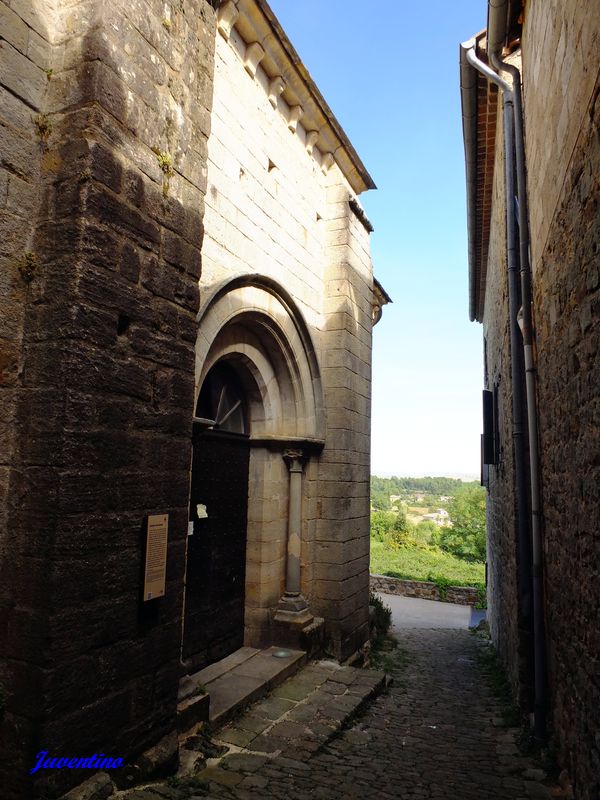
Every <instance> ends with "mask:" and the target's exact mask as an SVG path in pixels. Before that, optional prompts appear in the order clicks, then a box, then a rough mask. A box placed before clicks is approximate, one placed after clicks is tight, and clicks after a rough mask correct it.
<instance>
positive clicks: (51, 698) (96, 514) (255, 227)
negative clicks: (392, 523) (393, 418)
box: [0, 0, 389, 800]
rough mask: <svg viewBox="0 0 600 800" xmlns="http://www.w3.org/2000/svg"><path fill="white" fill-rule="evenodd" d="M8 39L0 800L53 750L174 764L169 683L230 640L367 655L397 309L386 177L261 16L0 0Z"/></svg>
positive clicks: (224, 6) (0, 163)
mask: <svg viewBox="0 0 600 800" xmlns="http://www.w3.org/2000/svg"><path fill="white" fill-rule="evenodd" d="M0 35H1V37H2V40H3V41H2V42H1V44H2V47H0V93H1V102H0V108H1V111H0V118H1V119H0V230H1V232H2V236H1V237H0V240H1V243H0V260H1V272H2V284H1V290H0V307H1V313H0V320H1V322H0V327H1V336H2V353H1V364H0V370H1V378H0V391H1V393H2V441H3V445H2V454H1V466H0V492H1V496H2V521H1V527H0V571H1V576H2V577H1V580H0V609H1V611H0V653H1V658H2V663H1V667H0V669H1V672H0V683H1V684H2V719H1V726H2V748H1V752H0V772H1V775H2V777H1V778H0V782H1V783H2V786H3V787H4V788H3V791H4V794H3V797H7V798H10V800H12V798H22V797H30V796H35V795H36V792H37V793H38V794H39V793H43V792H44V791H46V790H47V786H46V785H45V784H43V783H42V782H39V783H36V782H35V781H33V782H32V779H31V778H30V777H29V770H30V768H31V766H32V765H33V764H34V763H35V762H34V755H35V754H36V753H37V752H39V751H40V750H51V751H52V753H56V754H63V753H64V754H69V753H73V755H74V756H78V755H82V756H85V755H87V754H91V753H93V752H103V753H106V754H107V755H114V756H117V755H118V756H119V757H124V758H125V759H126V760H127V761H128V762H129V763H132V764H135V763H136V760H138V759H139V757H140V755H141V754H143V753H144V752H145V751H147V750H148V749H149V748H151V747H153V746H155V745H156V744H157V743H162V746H163V748H164V750H165V753H166V754H167V756H166V758H167V760H168V758H169V757H171V756H172V755H173V752H174V750H176V746H177V745H176V738H177V737H176V724H177V721H176V709H177V693H178V686H179V681H180V679H181V678H182V676H184V675H185V674H187V673H188V672H192V671H194V670H196V669H198V668H200V667H201V666H204V665H206V664H208V663H211V662H213V661H215V660H217V659H218V658H220V657H222V656H223V655H225V654H227V653H228V652H231V651H232V650H235V649H236V648H237V647H240V646H241V645H243V644H246V645H253V646H259V647H260V646H264V645H267V644H273V643H277V644H282V643H288V644H294V645H296V646H301V647H305V648H306V649H310V648H318V647H323V646H324V647H326V648H327V650H328V652H330V653H331V654H332V655H333V656H335V657H336V658H337V659H340V660H345V659H348V658H351V657H352V656H353V655H354V654H355V653H357V652H358V651H360V649H361V647H362V646H363V645H364V644H365V642H366V641H367V639H368V592H369V588H368V587H369V576H368V571H369V570H368V564H369V555H368V548H369V429H370V383H371V330H372V325H373V323H374V321H377V320H378V319H379V316H380V313H381V307H382V305H383V304H385V303H386V302H388V300H389V298H387V295H386V294H385V292H384V291H383V289H382V288H381V287H380V286H379V284H377V282H376V281H374V279H373V275H372V268H371V259H370V255H369V234H370V231H371V230H372V228H371V225H370V223H369V221H368V219H367V218H366V216H365V215H364V212H363V211H362V209H361V207H360V205H359V203H358V200H357V196H358V195H359V194H360V193H361V192H363V191H365V190H367V189H370V188H374V184H373V181H372V179H371V178H370V176H369V175H368V173H367V171H366V170H365V168H364V166H363V164H362V163H361V161H360V159H359V157H358V155H357V154H356V152H355V151H354V149H353V147H352V145H351V143H350V142H349V141H348V139H347V137H346V135H345V134H344V132H343V131H342V129H341V128H340V126H339V124H338V123H337V121H336V119H335V117H334V115H333V114H332V112H331V110H330V109H329V107H328V106H327V104H326V102H325V100H324V99H323V98H322V96H321V94H320V93H319V91H318V89H317V87H316V86H315V84H314V83H313V81H312V80H311V78H310V76H309V75H308V73H307V71H306V69H305V68H304V66H303V65H302V62H301V61H300V58H299V57H298V55H297V53H296V51H295V50H294V48H293V47H292V45H291V44H290V42H289V40H288V39H287V37H286V35H285V33H284V32H283V31H282V29H281V27H280V26H279V23H278V22H277V20H276V18H275V17H274V15H273V13H272V11H271V10H270V8H269V6H268V4H267V3H266V2H265V1H264V0H238V2H231V1H230V2H221V3H219V2H212V3H211V2H207V1H206V0H183V1H182V2H168V3H166V4H165V3H162V2H161V3H157V2H154V0H149V2H141V0H139V1H138V0H134V2H130V3H121V2H120V1H119V2H117V1H113V0H103V2H100V1H99V0H93V1H92V2H81V3H71V2H69V3H66V2H62V1H61V0H28V1H27V2H20V1H19V2H17V0H3V2H2V3H0ZM149 518H150V520H149ZM157 520H158V522H156V521H157ZM155 524H156V525H158V527H157V528H156V530H158V532H159V533H158V535H159V536H162V534H161V533H160V532H161V531H163V533H164V530H165V525H166V530H167V538H166V540H164V539H161V540H160V541H159V545H160V546H157V548H158V549H157V550H151V547H150V544H151V540H150V537H149V530H150V529H151V528H152V526H153V525H155ZM161 526H163V527H161ZM153 541H154V540H153ZM157 541H158V540H157ZM163 545H164V548H165V550H164V553H162V555H161V552H162V551H161V547H162V546H163ZM154 557H156V558H157V559H158V562H161V558H163V557H164V558H163V562H162V567H164V569H163V572H162V580H163V584H162V585H161V580H160V579H159V580H158V592H157V593H158V596H157V594H153V592H156V591H157V590H156V589H155V588H154V584H151V583H149V582H148V581H149V580H150V578H149V575H150V572H149V569H150V568H151V567H152V566H153V563H152V558H154ZM149 565H150V566H149ZM160 573H161V563H159V564H158V574H160ZM149 587H151V590H150V589H149ZM54 772H55V776H53V777H56V778H57V780H58V781H59V783H58V784H57V786H56V787H54V788H55V789H56V788H58V789H59V790H62V789H64V788H68V781H69V780H71V781H73V780H77V778H76V777H75V775H74V774H73V773H71V771H69V770H66V771H65V770H63V771H54ZM69 773H71V774H69ZM36 777H37V776H36ZM79 780H80V778H79ZM60 781H66V783H65V784H62V783H60Z"/></svg>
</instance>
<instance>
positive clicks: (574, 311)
mask: <svg viewBox="0 0 600 800" xmlns="http://www.w3.org/2000/svg"><path fill="white" fill-rule="evenodd" d="M599 29H600V9H599V8H598V6H597V4H596V3H593V2H591V0H590V2H584V3H580V2H575V0H570V2H566V3H557V2H552V3H550V5H549V4H548V3H545V2H541V0H534V1H533V2H530V3H528V4H527V5H526V14H525V22H524V29H523V38H522V62H523V86H524V112H525V132H526V156H527V166H528V189H529V206H530V217H531V236H532V243H531V252H532V268H533V289H534V317H535V335H536V342H535V343H536V356H537V375H538V409H539V426H540V429H539V439H540V448H541V468H542V491H543V498H542V500H543V539H544V545H543V553H544V570H545V575H544V585H545V613H546V643H547V651H548V686H549V706H550V729H551V732H552V733H553V735H554V737H555V740H556V743H557V751H558V760H559V763H560V764H561V766H562V767H565V768H566V769H567V771H568V772H569V773H570V776H571V778H572V780H573V785H574V789H575V795H576V797H577V798H582V799H583V800H591V798H593V797H596V796H597V795H598V790H599V788H600V785H599V777H598V776H599V775H600V752H599V747H600V742H599V741H598V736H597V731H598V729H599V727H600V718H599V716H598V708H599V707H600V688H599V686H598V681H597V676H598V667H599V665H598V653H599V652H600V640H599V639H598V635H597V633H596V632H597V627H598V626H597V619H598V612H599V610H600V590H599V589H598V566H597V564H598V543H597V531H598V523H599V518H598V506H599V500H600V498H599V494H598V486H599V485H600V483H599V475H598V458H597V451H598V405H597V387H598V382H599V374H598V358H597V353H598V344H599V343H598V330H599V326H598V319H599V318H600V315H599V313H598V310H599V292H598V287H599V285H600V279H599V270H600V256H599V253H598V250H599V246H600V242H599V239H600V230H599V228H600V226H599V222H598V220H599V219H600V216H599V208H598V202H599V201H598V197H599V188H600V187H599V177H598V176H599V175H600V125H599V121H600V102H599V101H598V94H599V79H598V57H597V32H598V30H599ZM594 37H596V38H594ZM500 139H501V133H500V132H499V133H498V139H497V142H496V170H495V177H494V180H495V184H496V188H495V190H494V208H493V219H492V230H491V237H490V257H489V261H488V286H487V290H486V303H485V318H484V336H485V342H486V366H487V378H486V383H487V386H488V388H493V387H494V386H496V387H497V391H498V399H499V421H500V434H501V439H500V446H501V455H500V464H499V465H498V467H492V468H491V469H490V495H489V502H488V528H489V536H490V554H489V618H490V625H491V630H492V635H493V637H494V641H495V643H496V645H497V646H498V649H499V651H500V654H501V655H502V658H503V660H504V661H505V663H506V665H507V668H508V672H509V676H510V679H511V683H512V685H513V688H514V689H515V693H516V695H517V696H518V697H519V698H520V700H521V701H522V702H523V704H524V708H529V707H530V705H529V703H530V687H529V686H528V681H529V670H528V662H529V658H528V648H529V644H528V643H527V641H526V639H524V637H523V630H519V629H520V628H521V623H522V619H523V609H520V608H519V601H518V587H517V566H518V551H517V546H516V538H515V534H514V525H515V522H514V515H515V499H514V468H513V466H512V447H511V427H512V411H511V400H510V348H509V341H508V328H507V322H506V321H507V315H508V310H507V302H506V283H505V277H504V275H505V259H506V256H505V244H504V221H503V216H504V213H505V212H504V198H503V190H502V186H501V183H502V147H501V140H500Z"/></svg>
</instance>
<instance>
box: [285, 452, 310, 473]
mask: <svg viewBox="0 0 600 800" xmlns="http://www.w3.org/2000/svg"><path fill="white" fill-rule="evenodd" d="M282 455H283V460H284V461H285V463H286V464H287V467H288V469H289V471H290V472H302V470H303V469H304V465H305V464H306V462H307V461H308V456H307V455H306V453H305V452H304V450H302V449H301V448H300V447H297V448H293V447H290V448H288V449H287V450H284V451H283V454H282Z"/></svg>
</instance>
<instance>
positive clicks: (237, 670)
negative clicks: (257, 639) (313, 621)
mask: <svg viewBox="0 0 600 800" xmlns="http://www.w3.org/2000/svg"><path fill="white" fill-rule="evenodd" d="M277 653H279V654H280V655H281V654H282V653H284V654H285V655H284V657H278V656H277V655H275V654H277ZM305 663H306V653H305V652H304V651H302V650H290V649H283V648H280V647H268V648H266V649H265V650H258V649H256V648H252V647H242V648H240V649H239V650H236V652H235V653H232V654H231V655H229V656H227V657H226V658H224V659H222V660H221V661H218V662H216V663H215V664H211V665H210V666H208V667H206V668H205V669H202V670H199V671H198V672H196V673H194V674H193V675H188V676H186V677H185V678H183V679H182V680H181V682H180V685H179V697H178V699H179V703H178V706H177V713H178V721H179V730H180V731H181V732H183V731H188V730H189V729H190V728H192V727H193V726H194V725H195V724H196V723H197V722H201V721H205V720H208V721H210V723H211V725H212V726H213V728H217V727H219V726H220V725H223V724H224V723H225V722H226V721H227V720H229V719H231V717H232V716H234V715H235V714H236V713H237V712H238V711H239V709H240V708H243V707H245V706H247V705H248V704H249V703H252V702H254V701H256V700H258V699H259V698H261V697H263V696H264V695H265V694H268V693H269V692H271V691H272V690H273V689H275V688H276V687H277V686H279V685H280V684H281V683H282V682H283V681H285V680H286V678H289V677H290V675H293V674H294V673H295V672H296V671H297V670H298V669H300V667H302V666H303V665H304V664H305ZM202 691H205V692H206V694H202Z"/></svg>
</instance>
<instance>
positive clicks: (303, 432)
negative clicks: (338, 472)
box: [182, 275, 324, 670]
mask: <svg viewBox="0 0 600 800" xmlns="http://www.w3.org/2000/svg"><path fill="white" fill-rule="evenodd" d="M198 322H199V328H198V340H197V344H196V368H197V372H196V375H197V381H196V386H197V397H198V400H197V403H196V417H195V421H194V457H193V470H192V472H193V475H192V490H191V502H190V511H191V515H190V519H191V520H192V521H193V527H194V532H193V535H192V536H190V537H189V538H188V554H187V568H186V600H185V609H184V613H185V620H184V625H183V648H182V650H183V658H184V660H185V661H186V662H187V665H188V669H190V668H191V669H194V670H195V669H201V668H202V667H203V666H204V665H205V664H208V663H212V662H214V661H216V660H218V659H220V658H223V657H224V656H225V655H226V654H227V653H228V652H232V651H233V650H235V649H236V648H237V647H240V646H241V645H242V644H244V645H248V646H252V647H262V646H265V645H266V644H269V643H273V631H274V625H275V623H274V619H275V614H276V612H277V610H278V604H279V601H280V599H281V598H282V595H283V594H284V592H285V591H286V575H287V572H286V569H287V557H288V528H289V525H288V506H289V495H290V492H289V487H290V470H289V464H288V462H286V461H285V459H284V457H283V456H284V454H285V453H286V452H287V451H288V450H289V449H290V448H297V447H300V448H301V449H302V450H303V452H304V451H306V453H307V454H316V453H319V452H320V451H321V449H322V447H323V432H324V414H323V397H322V389H321V378H320V370H319V365H318V363H317V358H316V353H315V350H314V346H313V342H312V338H311V334H310V332H309V329H308V326H307V324H306V322H305V320H304V318H303V315H302V313H301V312H300V310H299V308H298V306H297V304H296V303H295V302H294V300H293V299H292V298H291V297H290V296H289V294H288V293H287V292H286V291H285V289H283V288H282V287H281V286H279V285H278V284H277V283H276V282H275V281H273V280H272V279H270V278H266V277H264V276H259V275H244V276H238V277H236V278H233V279H230V280H228V281H225V282H224V283H222V284H220V285H218V286H215V287H213V289H212V292H211V293H207V294H206V295H205V299H204V303H203V305H202V307H201V309H200V312H199V314H198ZM303 465H304V470H305V473H306V476H307V478H306V482H307V483H309V481H310V482H311V485H312V486H314V480H315V478H316V464H315V463H312V464H311V463H309V461H305V462H303ZM249 487H250V488H249ZM198 505H206V506H207V516H206V518H203V519H200V518H198V509H197V507H198ZM201 513H202V512H201ZM313 520H314V515H313ZM311 524H313V525H314V523H311ZM230 544H231V548H232V549H231V550H230V551H228V549H227V548H228V547H229V546H230ZM303 546H304V551H303V554H302V561H303V564H304V566H303V567H302V576H303V588H304V590H306V587H308V585H309V584H310V580H311V566H310V565H311V564H312V558H311V553H310V544H308V543H307V541H306V540H305V543H304V545H303ZM244 553H245V565H242V563H241V562H242V558H243V554H244ZM234 578H235V580H234ZM244 582H245V586H244Z"/></svg>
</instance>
